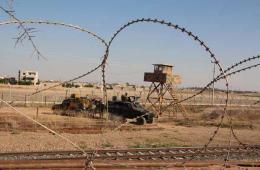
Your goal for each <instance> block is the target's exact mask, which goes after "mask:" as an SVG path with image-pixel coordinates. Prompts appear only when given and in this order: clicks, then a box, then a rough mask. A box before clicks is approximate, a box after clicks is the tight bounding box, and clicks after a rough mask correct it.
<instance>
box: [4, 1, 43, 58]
mask: <svg viewBox="0 0 260 170" xmlns="http://www.w3.org/2000/svg"><path fill="white" fill-rule="evenodd" d="M0 9H1V10H2V11H3V12H5V13H6V14H7V15H9V16H10V17H11V18H13V19H14V20H15V21H17V23H18V24H19V27H18V28H21V29H22V30H23V33H22V34H20V36H18V37H17V38H16V39H17V41H16V42H17V43H18V42H19V41H20V42H22V40H23V39H24V38H27V39H28V40H29V42H30V43H31V45H32V46H33V49H34V53H35V52H36V54H37V58H38V59H39V58H40V57H42V58H43V59H45V60H47V58H46V57H44V56H43V55H42V54H41V52H40V50H39V49H38V47H37V46H36V44H35V43H34V41H33V39H32V37H33V36H32V35H31V34H30V31H31V30H32V28H26V26H24V24H23V23H22V22H21V21H20V19H18V18H17V17H16V16H15V15H14V14H12V12H10V11H8V10H6V9H5V8H3V7H2V6H0Z"/></svg>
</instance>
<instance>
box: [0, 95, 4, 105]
mask: <svg viewBox="0 0 260 170" xmlns="http://www.w3.org/2000/svg"><path fill="white" fill-rule="evenodd" d="M1 99H2V101H1V107H2V106H3V100H4V92H2V96H1Z"/></svg>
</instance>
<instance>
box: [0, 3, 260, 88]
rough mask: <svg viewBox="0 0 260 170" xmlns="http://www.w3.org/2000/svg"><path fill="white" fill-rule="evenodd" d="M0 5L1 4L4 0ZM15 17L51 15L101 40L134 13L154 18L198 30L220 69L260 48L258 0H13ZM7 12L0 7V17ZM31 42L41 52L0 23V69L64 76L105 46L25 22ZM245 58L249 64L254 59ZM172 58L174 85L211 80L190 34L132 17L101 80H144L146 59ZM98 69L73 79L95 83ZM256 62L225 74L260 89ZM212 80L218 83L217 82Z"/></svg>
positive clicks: (93, 62)
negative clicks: (36, 52) (36, 53)
mask: <svg viewBox="0 0 260 170" xmlns="http://www.w3.org/2000/svg"><path fill="white" fill-rule="evenodd" d="M0 5H2V6H4V7H7V5H6V0H0ZM13 7H14V9H15V11H16V13H15V14H16V16H17V17H18V18H19V19H21V20H27V19H33V20H51V21H60V22H65V23H70V24H75V25H79V26H82V27H84V28H86V29H88V30H90V31H93V32H95V33H97V34H98V35H99V36H101V37H102V38H104V39H105V40H106V41H108V40H109V39H110V37H111V36H112V35H113V33H114V32H115V31H116V30H117V29H118V28H119V27H120V26H122V25H124V24H125V23H127V22H128V21H130V20H133V19H137V18H158V19H164V20H166V21H170V22H172V23H175V24H178V25H180V26H183V27H185V28H186V29H187V30H190V31H192V32H193V33H194V34H196V35H198V36H199V37H200V38H201V39H202V40H203V41H204V42H205V43H207V44H208V45H209V47H210V48H211V49H212V50H213V52H214V53H215V54H216V56H217V58H218V59H219V61H220V63H221V65H222V66H223V68H226V67H228V66H229V65H231V64H233V63H235V62H237V61H239V60H242V59H244V58H248V57H252V56H255V55H260V46H259V39H260V19H259V16H260V11H259V9H260V1H258V0H250V1H245V0H229V1H226V0H218V1H213V0H198V1H191V0H182V1H176V0H142V1H140V0H109V1H101V0H77V1H72V0H70V1H69V0H67V1H64V0H37V1H35V0H23V1H21V0H14V5H13ZM6 19H8V16H7V15H6V14H4V13H3V12H0V20H1V21H3V20H6ZM29 27H34V28H36V29H37V31H38V32H36V33H34V35H35V36H36V37H35V38H34V41H35V43H36V44H37V46H38V47H39V49H40V51H41V52H42V54H43V55H44V56H45V57H46V58H47V59H48V60H47V61H45V60H37V59H36V58H35V57H30V56H31V53H32V46H31V44H30V43H28V42H24V44H23V45H21V44H19V45H18V46H17V47H16V48H14V43H15V40H14V39H13V38H15V37H17V35H18V33H19V32H18V31H17V29H16V28H17V25H9V26H0V37H1V38H0V59H1V60H0V66H1V67H0V76H1V75H9V76H17V73H18V70H19V69H21V70H24V69H29V70H38V71H39V75H40V79H42V80H47V79H53V80H68V79H70V78H73V77H74V76H77V75H79V74H82V73H85V72H87V71H89V70H90V69H91V68H93V67H95V66H97V65H98V64H99V62H100V61H101V57H102V56H103V53H104V50H105V49H104V46H103V45H102V44H101V43H100V42H98V41H97V40H95V39H93V38H92V37H90V36H88V35H87V34H85V33H81V32H77V31H71V30H68V29H64V28H61V27H54V26H45V25H40V26H39V25H30V26H29ZM259 62H260V61H259V60H258V61H255V62H251V63H250V64H255V63H259ZM154 63H167V64H172V65H174V72H175V73H176V74H179V75H181V76H182V79H183V83H182V85H181V86H185V87H187V86H204V85H206V84H207V83H208V82H209V81H210V80H211V79H212V69H213V66H212V64H211V62H210V58H209V56H208V54H207V53H206V52H205V51H204V50H203V49H202V48H201V47H200V46H199V45H198V44H197V43H194V41H193V40H191V39H190V38H188V37H187V36H184V35H183V34H182V33H180V32H176V30H174V29H170V28H168V27H165V26H162V25H156V24H135V25H132V26H130V27H129V28H128V29H126V30H124V31H123V32H122V33H121V34H120V35H119V36H118V37H117V39H116V40H115V41H114V42H113V44H112V46H111V51H110V56H109V61H108V66H107V73H106V75H107V80H108V82H130V83H138V84H142V83H143V74H144V72H149V71H152V70H153V68H152V64H154ZM100 73H101V71H100V70H98V71H97V72H96V73H94V74H93V75H90V76H88V77H85V78H83V79H81V80H79V81H90V82H99V81H100V80H101V74H100ZM259 75H260V68H255V69H253V70H251V71H247V72H245V73H241V74H239V75H237V76H233V77H231V78H230V82H231V89H240V90H258V91H260V80H259ZM223 83H224V82H219V83H218V85H217V87H222V84H223Z"/></svg>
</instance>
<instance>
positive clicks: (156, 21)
mask: <svg viewBox="0 0 260 170" xmlns="http://www.w3.org/2000/svg"><path fill="white" fill-rule="evenodd" d="M145 22H147V23H156V24H161V25H165V26H168V27H170V28H173V29H175V30H177V31H180V32H182V33H184V35H187V36H188V37H191V38H192V39H193V40H194V41H195V42H198V43H199V44H200V46H201V47H202V48H203V49H204V50H205V51H206V52H207V53H208V54H209V56H210V58H211V59H213V62H214V63H215V64H216V65H217V66H218V68H219V71H220V72H221V73H222V75H223V77H224V79H225V82H226V83H225V87H226V91H225V93H226V99H225V105H224V111H223V113H222V116H221V118H222V119H221V123H220V126H221V125H222V122H223V119H224V116H225V114H226V112H227V105H228V97H229V84H228V80H227V78H226V76H225V74H226V73H225V72H224V70H223V69H222V67H221V65H220V63H219V61H218V60H217V58H216V56H215V54H214V53H213V52H212V51H211V49H210V48H209V46H208V45H206V44H205V43H204V42H203V41H202V40H201V39H200V38H199V37H198V36H196V35H194V34H193V33H192V32H191V31H188V30H186V28H184V27H180V26H179V25H177V24H173V23H171V22H167V21H164V20H160V19H151V18H142V19H136V20H133V21H130V22H128V23H126V24H125V25H123V26H122V27H120V28H119V29H118V30H117V31H116V32H115V33H114V35H113V36H112V37H111V39H110V41H109V43H108V46H107V50H106V54H105V55H104V56H105V57H106V58H105V61H106V60H107V58H108V57H109V48H110V46H111V44H112V42H113V40H114V39H115V38H116V37H117V35H118V34H119V33H120V32H121V31H123V30H124V29H125V28H127V27H129V26H130V25H133V24H135V23H145ZM102 69H105V66H103V67H102ZM102 73H103V75H102V78H103V82H105V74H104V73H105V70H103V71H102ZM103 85H104V86H103V89H104V90H106V86H105V83H103ZM105 94H106V93H105ZM106 97H107V96H106ZM220 126H219V127H218V128H217V129H219V128H220ZM217 132H218V130H217V131H216V133H217ZM215 135H216V134H215V132H214V134H213V135H212V136H213V137H211V138H210V139H209V141H208V142H207V143H206V144H205V145H204V146H203V149H206V148H207V147H208V145H209V144H210V143H211V141H212V140H213V139H214V137H215ZM229 140H231V139H229ZM230 149H231V148H230Z"/></svg>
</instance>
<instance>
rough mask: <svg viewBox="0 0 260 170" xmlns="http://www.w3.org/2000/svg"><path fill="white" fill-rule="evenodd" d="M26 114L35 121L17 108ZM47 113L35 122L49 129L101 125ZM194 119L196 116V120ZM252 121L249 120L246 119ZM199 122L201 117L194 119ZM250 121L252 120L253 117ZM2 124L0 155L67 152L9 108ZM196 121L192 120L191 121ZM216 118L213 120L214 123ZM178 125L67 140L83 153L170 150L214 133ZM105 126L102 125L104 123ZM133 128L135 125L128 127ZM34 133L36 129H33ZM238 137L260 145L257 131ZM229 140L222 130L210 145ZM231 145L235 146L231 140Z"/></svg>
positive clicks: (242, 130)
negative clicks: (108, 149)
mask: <svg viewBox="0 0 260 170" xmlns="http://www.w3.org/2000/svg"><path fill="white" fill-rule="evenodd" d="M18 109H19V110H22V111H24V112H26V113H27V114H28V115H29V116H31V117H34V118H35V117H36V109H35V108H18ZM41 112H44V113H48V112H50V110H49V109H48V108H41V109H40V113H39V115H38V118H37V119H38V120H39V121H41V122H44V123H46V124H48V125H50V126H52V127H55V126H56V127H59V128H62V127H82V126H88V125H91V124H96V125H97V124H100V123H102V122H100V121H99V120H96V119H90V118H77V117H64V116H58V115H50V114H42V113H41ZM195 117H196V116H195ZM249 117H250V118H251V116H249ZM197 118H198V119H201V114H200V115H197ZM253 118H255V117H254V116H253ZM0 119H1V122H3V121H6V122H8V123H9V124H10V126H7V127H6V129H2V131H0V140H1V143H0V152H6V151H38V150H41V151H45V150H68V149H69V150H70V149H74V148H73V147H72V146H71V145H69V144H68V143H66V142H64V141H63V140H61V139H60V138H58V137H57V136H55V135H52V134H50V133H48V132H46V131H44V130H40V131H39V130H38V131H35V132H34V130H33V129H34V128H35V126H34V124H32V123H31V122H29V121H27V120H25V119H24V118H23V117H21V116H19V115H17V114H16V113H15V112H13V111H12V110H10V108H1V110H0ZM194 119H195V118H194ZM217 120H218V118H216V120H214V121H217ZM180 121H181V120H179V121H176V120H175V121H171V122H169V121H168V122H164V123H158V124H157V126H158V127H160V128H159V129H157V130H156V129H154V130H137V131H111V130H109V129H107V130H106V131H105V132H104V133H103V134H98V133H96V134H87V133H81V134H68V133H63V135H65V136H66V137H68V138H69V139H71V140H72V141H74V142H76V143H77V144H78V145H79V146H81V147H83V148H85V149H93V148H99V149H104V148H137V147H173V146H198V145H199V146H201V145H203V144H205V143H206V142H207V141H208V139H209V137H210V136H211V135H212V133H213V131H214V130H215V129H216V127H215V126H214V125H211V126H207V127H203V126H201V125H200V124H194V125H189V126H186V125H180V124H178V123H179V122H180ZM103 123H104V122H103ZM23 126H26V127H27V128H29V129H30V128H31V131H23V130H21V127H23ZM131 126H136V125H131ZM36 129H37V128H36ZM235 130H236V133H237V135H238V137H239V138H240V139H241V140H242V141H243V142H245V143H249V144H260V135H259V129H256V128H254V129H249V128H239V129H238V128H236V129H235ZM228 139H229V129H228V128H222V129H221V130H220V132H219V133H218V135H217V136H216V138H215V140H214V141H213V143H212V144H213V145H227V144H228ZM232 144H237V143H236V141H235V140H234V139H232Z"/></svg>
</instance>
